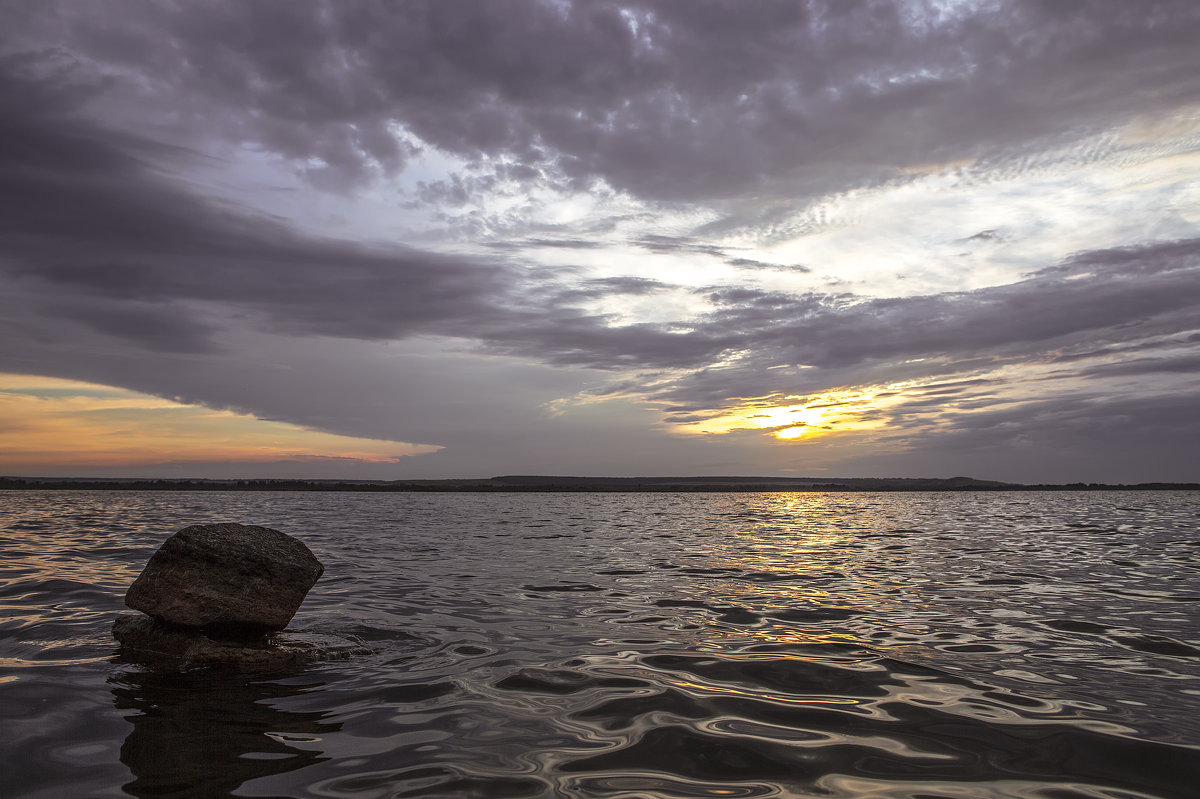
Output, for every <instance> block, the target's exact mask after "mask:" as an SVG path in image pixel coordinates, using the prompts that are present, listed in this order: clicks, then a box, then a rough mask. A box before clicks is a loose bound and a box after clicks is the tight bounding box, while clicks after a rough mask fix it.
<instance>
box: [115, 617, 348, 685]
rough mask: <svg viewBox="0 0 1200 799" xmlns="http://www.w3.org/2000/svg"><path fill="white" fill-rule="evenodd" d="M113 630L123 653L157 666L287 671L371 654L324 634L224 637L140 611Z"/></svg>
mask: <svg viewBox="0 0 1200 799" xmlns="http://www.w3.org/2000/svg"><path fill="white" fill-rule="evenodd" d="M112 633H113V637H114V638H116V639H117V641H119V642H120V644H121V656H122V657H123V658H125V659H127V660H129V661H132V662H136V663H141V664H142V665H145V666H150V667H151V668H153V669H155V670H157V671H178V670H184V669H192V668H199V667H206V666H217V667H223V668H233V669H237V670H239V671H255V672H283V671H289V670H293V669H302V668H304V667H306V666H308V665H310V664H312V663H313V662H314V661H317V660H344V659H346V658H351V657H357V656H361V655H369V654H371V650H369V649H366V648H364V647H362V646H358V645H356V644H351V643H349V642H347V641H341V640H337V639H329V638H320V637H318V638H316V639H313V640H309V641H302V640H298V639H296V638H294V637H291V636H287V635H282V636H273V637H272V638H271V639H270V640H267V639H262V640H258V641H230V640H221V639H217V638H212V637H210V636H208V635H205V634H204V633H202V632H198V631H196V630H195V629H193V628H190V627H175V626H172V625H169V624H164V623H163V622H160V621H158V620H156V619H152V618H150V617H149V616H144V615H142V614H140V613H122V614H120V615H118V616H117V619H116V621H114V622H113V626H112Z"/></svg>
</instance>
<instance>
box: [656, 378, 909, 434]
mask: <svg viewBox="0 0 1200 799" xmlns="http://www.w3.org/2000/svg"><path fill="white" fill-rule="evenodd" d="M907 385H908V384H894V385H885V386H859V387H855V388H846V389H837V390H834V391H826V392H823V393H821V394H814V395H811V396H807V397H801V396H798V395H792V394H790V395H786V396H779V395H775V396H766V397H754V398H749V399H746V400H744V401H743V402H742V403H741V404H739V405H735V406H733V407H731V408H728V409H723V410H721V411H720V412H718V413H715V414H714V415H712V416H710V417H709V418H706V419H702V420H700V421H695V422H687V423H683V424H676V425H673V426H672V427H673V429H674V430H675V431H677V432H681V433H684V434H686V435H725V434H727V433H732V432H734V431H736V430H763V431H768V432H770V434H771V435H772V436H773V437H774V438H776V439H778V440H780V441H795V440H797V439H814V438H823V437H825V436H830V435H837V434H841V433H862V432H867V431H871V430H878V429H879V428H881V427H883V426H884V422H883V421H882V420H881V419H878V418H864V416H865V414H867V413H869V412H874V411H879V410H881V409H883V408H886V407H888V406H891V405H894V404H896V403H897V402H898V401H899V397H898V395H897V394H895V392H897V391H898V390H899V389H901V388H903V387H905V386H907ZM885 394H886V395H887V396H881V395H885Z"/></svg>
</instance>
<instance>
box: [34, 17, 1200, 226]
mask: <svg viewBox="0 0 1200 799" xmlns="http://www.w3.org/2000/svg"><path fill="white" fill-rule="evenodd" d="M45 5H46V6H47V7H49V8H50V9H53V11H49V10H47V8H46V7H43V6H42V5H40V4H35V5H31V6H29V8H32V9H34V18H33V19H32V20H30V21H29V22H28V23H27V24H26V25H25V26H23V29H24V30H27V31H28V32H27V34H26V35H28V36H30V37H32V36H35V35H40V36H42V37H49V36H51V35H53V36H64V37H65V39H66V44H67V45H68V46H69V47H73V48H76V49H78V50H79V51H80V52H82V53H85V54H86V55H87V56H88V57H89V58H91V59H94V60H95V61H96V62H98V63H99V64H101V65H107V66H111V67H117V68H120V69H124V70H128V71H131V72H133V73H136V74H137V75H139V76H140V78H139V80H140V82H141V83H140V85H141V87H142V90H144V91H148V92H149V94H150V96H151V97H152V98H154V100H155V101H156V102H157V103H159V104H160V105H161V106H165V111H164V113H165V114H166V115H167V116H170V117H171V119H173V120H174V121H176V122H180V123H186V124H187V125H190V126H198V127H201V128H204V129H208V130H211V131H213V132H216V133H218V134H220V135H223V136H227V137H229V138H231V139H234V140H238V141H250V142H257V143H258V144H260V145H261V146H263V147H265V148H267V149H269V150H270V151H272V152H276V153H279V154H281V155H283V156H285V157H287V158H290V159H293V160H294V162H295V163H296V164H297V165H298V168H301V169H303V170H306V171H308V172H309V173H310V174H311V175H312V176H313V178H314V179H316V180H318V182H320V181H324V183H325V184H326V185H330V186H349V185H352V184H354V183H355V182H358V181H361V180H363V179H364V178H366V177H368V176H370V175H372V174H377V173H394V172H396V171H397V170H398V169H400V168H401V167H402V166H403V165H404V164H405V163H406V161H407V159H408V158H409V157H410V156H411V154H412V147H413V145H411V144H405V143H404V140H403V139H400V140H398V139H397V138H396V137H395V136H393V135H391V127H390V126H392V125H393V124H398V125H400V126H402V127H403V128H405V129H407V130H410V131H412V132H413V133H414V134H415V135H416V136H418V137H419V138H420V139H421V140H423V141H425V142H428V143H430V144H433V145H435V146H437V147H438V148H441V149H442V150H444V151H446V152H450V153H454V154H457V155H459V156H461V157H462V158H464V159H466V160H467V161H468V162H473V163H477V164H478V163H481V160H480V159H485V158H487V159H491V161H490V163H492V164H493V165H498V166H496V169H499V170H510V171H511V170H513V169H514V168H517V167H519V168H520V169H521V170H524V171H523V172H521V173H520V174H517V173H512V174H508V175H507V178H508V179H516V180H521V179H533V178H534V176H535V174H543V173H544V174H545V175H559V176H561V177H562V178H563V179H565V180H568V181H573V182H575V183H576V184H578V185H580V186H585V185H587V184H588V183H589V182H591V181H592V180H595V179H603V180H605V181H607V182H608V183H610V184H611V185H613V186H614V187H616V188H618V189H621V190H624V191H629V192H632V193H634V194H636V195H640V196H643V197H647V198H656V199H664V200H697V199H702V198H710V199H711V198H721V197H731V196H734V195H741V194H744V193H748V192H755V191H767V192H769V191H771V189H772V187H773V186H775V185H776V184H777V183H778V182H779V181H783V182H784V183H786V184H787V185H788V186H789V188H788V190H787V196H789V197H792V198H794V197H796V196H798V193H799V194H804V193H808V194H810V195H811V194H813V193H814V192H819V191H824V190H826V189H829V188H839V187H842V186H844V185H848V184H854V183H861V182H863V181H869V180H873V179H877V178H882V177H890V176H894V175H896V174H897V171H898V170H904V169H907V168H909V167H912V166H920V165H925V164H929V163H930V162H931V161H934V160H936V161H940V162H943V163H945V162H950V161H955V160H960V159H964V158H968V159H970V158H977V157H982V156H987V157H989V158H1001V159H1003V158H1005V157H1007V156H1006V152H1007V150H1008V148H1009V147H1011V146H1013V145H1016V144H1018V143H1020V142H1023V141H1029V140H1032V139H1044V138H1045V137H1055V136H1059V135H1065V134H1071V135H1076V134H1078V133H1080V132H1086V131H1088V130H1098V129H1102V128H1107V127H1109V126H1111V125H1112V124H1113V123H1114V122H1120V121H1125V120H1130V119H1132V118H1133V117H1135V116H1136V115H1138V114H1145V113H1156V112H1161V111H1163V110H1170V109H1172V108H1175V107H1177V106H1179V105H1180V104H1186V103H1190V102H1192V101H1193V100H1194V97H1195V94H1194V85H1195V84H1194V81H1195V77H1194V76H1195V75H1196V73H1197V71H1200V51H1198V49H1197V48H1196V47H1195V42H1196V41H1197V40H1198V39H1200V9H1198V8H1197V6H1196V4H1195V3H1193V2H1190V0H1177V1H1175V2H1169V1H1164V2H1144V3H1137V4H1113V3H1108V2H1100V1H1099V0H1097V1H1096V2H1078V3H1069V4H1068V3H1045V2H1037V0H1026V1H1024V2H1022V1H1020V0H1012V1H1011V2H1005V3H1001V4H986V5H980V6H978V7H975V8H973V9H971V10H969V11H965V12H964V13H963V14H962V15H960V16H955V15H954V14H952V13H951V14H946V15H943V12H942V11H941V10H939V8H940V7H939V6H937V5H936V4H929V5H925V4H917V3H865V2H864V3H846V2H834V1H833V0H829V1H827V2H820V1H817V0H814V1H813V2H807V3H797V2H792V0H787V1H786V2H784V1H783V0H778V1H771V0H763V1H762V2H755V3H730V2H711V1H705V2H701V1H699V0H698V1H697V2H687V3H678V2H653V1H651V0H645V1H639V0H631V1H630V2H623V3H610V2H576V3H570V2H562V3H552V2H544V3H543V2H523V1H522V2H516V1H515V0H500V1H499V2H488V3H477V2H466V1H465V0H436V1H432V0H431V1H430V2H414V3H407V4H405V5H404V6H403V7H397V6H392V5H387V4H376V3H360V2H329V3H321V4H314V3H293V2H286V1H277V2H271V1H269V0H263V1H261V2H254V3H245V2H240V0H237V1H235V0H228V1H226V2H206V3H183V4H172V5H166V4H147V3H144V2H108V3H90V4H78V5H74V4H61V5H59V4H54V5H51V4H45ZM42 11H44V12H45V14H46V15H49V14H50V13H53V14H54V15H55V16H54V17H53V18H52V19H53V22H52V23H47V22H46V21H45V19H44V18H43V19H39V18H38V12H42ZM47 30H49V31H52V32H53V33H52V34H51V33H47ZM1147 53H1152V54H1153V57H1151V58H1147V57H1146V54H1147ZM160 110H163V109H161V108H160ZM522 175H524V178H523V177H522ZM547 179H549V178H547ZM429 190H430V191H434V192H440V194H439V197H440V198H441V199H442V200H445V201H447V202H451V201H458V200H462V199H463V198H464V197H463V194H462V191H465V189H464V187H463V186H458V187H457V188H456V186H455V184H454V181H453V179H452V180H451V181H450V182H449V183H447V184H446V185H445V186H443V187H441V188H435V187H433V184H430V188H429ZM441 195H445V196H444V197H442V196H441ZM456 198H457V200H456Z"/></svg>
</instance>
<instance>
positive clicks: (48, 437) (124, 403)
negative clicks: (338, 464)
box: [0, 374, 442, 471]
mask: <svg viewBox="0 0 1200 799" xmlns="http://www.w3.org/2000/svg"><path fill="white" fill-rule="evenodd" d="M440 449H442V448H441V447H440V446H436V445H431V444H412V443H408V442H402V441H384V440H377V439H369V438H356V437H353V436H341V435H336V434H333V433H324V432H320V431H317V430H312V429H309V428H305V427H301V426H300V425H294V424H289V423H287V422H275V421H267V420H263V419H259V418H257V417H254V416H251V415H249V414H242V413H236V412H234V411H228V410H214V409H212V408H207V407H204V406H201V405H195V404H189V403H185V402H179V401H174V400H170V399H164V398H162V397H156V396H152V395H149V394H141V393H139V392H136V391H129V390H126V389H121V388H115V387H112V386H104V385H98V384H94V383H84V382H79V381H75V380H63V379H59V378H48V377H38V376H33V375H15V374H0V469H3V470H5V471H13V470H23V469H30V468H51V467H53V468H63V467H68V468H69V467H94V466H108V467H111V466H116V467H121V466H149V465H159V464H169V463H194V462H215V461H221V462H241V463H270V462H274V461H297V460H299V461H304V460H313V461H319V460H326V459H338V460H354V461H361V462H366V463H395V462H397V461H398V460H399V459H400V458H402V457H409V456H413V455H423V454H427V453H431V452H437V451H438V450H440Z"/></svg>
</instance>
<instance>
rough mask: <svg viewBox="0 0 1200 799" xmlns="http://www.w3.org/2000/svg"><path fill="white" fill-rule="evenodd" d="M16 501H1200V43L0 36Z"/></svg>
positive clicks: (201, 12) (696, 29) (450, 32)
mask: <svg viewBox="0 0 1200 799" xmlns="http://www.w3.org/2000/svg"><path fill="white" fill-rule="evenodd" d="M0 31H3V33H0V474H8V475H29V476H136V477H212V478H228V477H288V478H292V477H309V478H343V479H383V480H391V479H405V478H439V477H483V476H491V475H499V474H572V475H613V476H637V475H790V476H821V477H828V476H875V477H950V476H955V475H970V476H974V477H979V478H984V479H994V480H1006V481H1014V482H1074V481H1083V482H1114V483H1115V482H1125V483H1132V482H1144V481H1200V456H1198V455H1197V453H1198V452H1200V47H1197V46H1196V43H1197V42H1200V5H1198V4H1197V3H1195V2H1194V1H1193V0H1182V1H1180V2H1154V1H1153V0H1146V1H1145V2H1138V3H1112V2H1108V1H1107V0H1102V1H1098V2H1086V1H1084V0H1079V1H1074V0H1072V1H1071V2H1058V1H1053V2H1052V1H1050V0H987V1H980V2H968V1H967V0H928V1H927V2H922V1H921V0H912V1H911V2H910V1H906V2H855V1H854V0H845V1H843V0H825V1H824V2H819V1H817V0H813V2H775V1H774V0H755V2H750V3H742V2H733V1H732V0H725V1H722V2H712V1H710V0H689V2H673V1H672V0H666V1H664V2H656V1H654V0H646V1H645V2H608V1H607V0H586V1H581V2H572V1H570V0H553V1H552V0H546V1H545V2H541V1H539V0H519V1H517V0H492V1H491V2H486V3H482V2H473V1H472V2H465V1H463V0H429V1H428V2H407V3H402V4H401V3H377V2H365V1H363V0H342V1H339V2H333V1H332V0H331V1H330V2H315V1H313V0H300V2H294V1H293V0H258V1H256V2H253V3H247V2H244V1H243V0H207V1H206V2H203V3H184V2H178V3H177V2H147V1H144V0H139V1H138V2H116V1H112V0H95V2H87V3H81V2H56V1H55V0H3V2H0Z"/></svg>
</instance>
